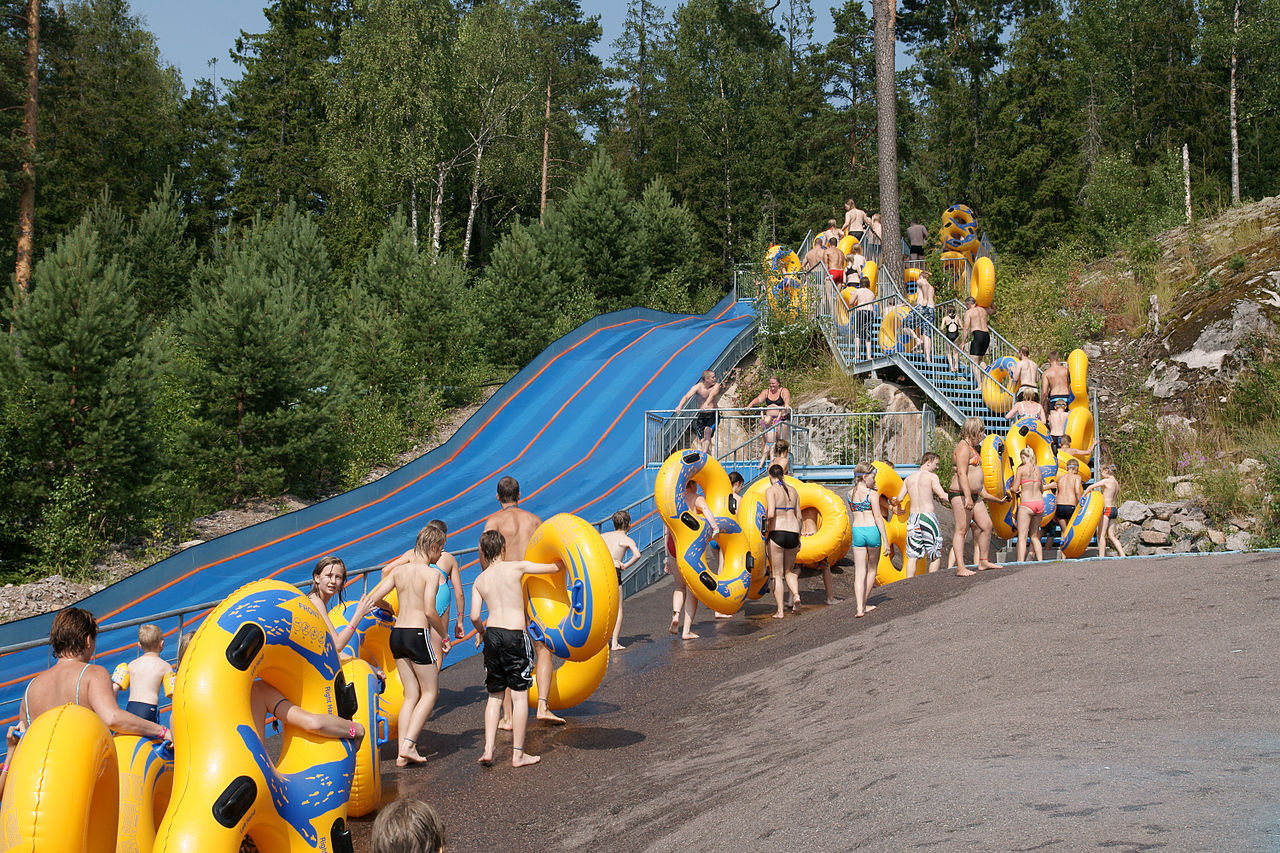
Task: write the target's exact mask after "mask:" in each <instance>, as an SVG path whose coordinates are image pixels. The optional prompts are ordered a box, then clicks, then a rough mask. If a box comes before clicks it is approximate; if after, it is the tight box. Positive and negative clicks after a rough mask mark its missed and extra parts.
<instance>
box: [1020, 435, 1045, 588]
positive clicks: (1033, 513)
mask: <svg viewBox="0 0 1280 853" xmlns="http://www.w3.org/2000/svg"><path fill="white" fill-rule="evenodd" d="M1020 458H1021V459H1022V464H1021V465H1019V466H1018V471H1017V473H1015V474H1014V475H1013V488H1012V489H1011V491H1012V492H1013V493H1014V494H1016V495H1017V496H1018V562H1019V563H1021V562H1022V561H1023V560H1025V559H1026V557H1027V540H1028V539H1030V540H1031V550H1032V552H1033V553H1035V555H1036V560H1037V561H1040V560H1043V559H1044V553H1043V552H1042V551H1041V548H1040V519H1041V517H1042V516H1043V515H1044V490H1045V485H1044V477H1043V475H1041V473H1040V466H1039V465H1037V464H1036V455H1035V454H1034V453H1032V452H1031V448H1030V447H1024V448H1022V453H1021V455H1020ZM1049 488H1052V486H1050V487H1049Z"/></svg>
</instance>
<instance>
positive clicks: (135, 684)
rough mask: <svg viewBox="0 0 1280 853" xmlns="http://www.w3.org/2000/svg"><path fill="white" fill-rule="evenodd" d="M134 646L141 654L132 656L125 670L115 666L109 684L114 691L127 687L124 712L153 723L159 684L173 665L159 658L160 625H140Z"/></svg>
mask: <svg viewBox="0 0 1280 853" xmlns="http://www.w3.org/2000/svg"><path fill="white" fill-rule="evenodd" d="M138 647H139V648H141V649H142V656H141V657H138V658H136V659H134V661H133V662H132V663H130V664H129V667H128V669H127V670H124V671H122V668H120V667H118V668H117V669H116V672H115V673H114V674H113V675H112V676H111V683H112V686H113V687H114V688H115V691H116V693H119V692H120V691H121V690H123V689H124V688H126V687H127V688H129V704H128V705H126V706H125V710H126V711H128V712H129V713H130V714H136V715H137V716H139V717H141V718H142V719H144V720H150V721H151V722H153V723H155V722H158V721H159V713H158V711H157V710H156V709H157V707H159V705H160V685H161V684H163V682H164V679H165V677H166V676H168V675H170V674H171V673H172V672H173V667H172V666H170V665H169V663H168V662H167V661H165V659H164V658H162V657H160V652H161V651H162V650H163V649H164V634H163V633H161V631H160V626H159V625H140V626H139V627H138Z"/></svg>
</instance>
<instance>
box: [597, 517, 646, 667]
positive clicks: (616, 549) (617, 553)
mask: <svg viewBox="0 0 1280 853" xmlns="http://www.w3.org/2000/svg"><path fill="white" fill-rule="evenodd" d="M629 530H631V513H629V512H627V511H626V510H625V509H620V510H618V511H617V512H615V513H614V514H613V529H612V530H610V531H609V532H608V533H605V534H603V538H604V544H605V545H607V546H609V554H610V556H612V557H613V567H614V569H616V570H617V572H618V583H619V584H621V583H622V573H623V572H625V571H626V570H627V569H629V568H631V566H632V564H633V563H635V561H636V560H638V559H640V549H639V548H638V547H637V546H636V543H635V541H634V540H633V539H632V538H631V537H630V536H628V535H627V532H628V531H629ZM628 551H629V552H631V559H629V560H628V559H627V552H628ZM621 632H622V596H621V595H619V596H618V621H617V622H614V623H613V644H612V645H611V646H610V647H609V648H610V649H612V650H613V651H615V652H617V651H621V650H622V649H623V648H624V647H623V645H622V644H621V643H619V642H618V634H620V633H621Z"/></svg>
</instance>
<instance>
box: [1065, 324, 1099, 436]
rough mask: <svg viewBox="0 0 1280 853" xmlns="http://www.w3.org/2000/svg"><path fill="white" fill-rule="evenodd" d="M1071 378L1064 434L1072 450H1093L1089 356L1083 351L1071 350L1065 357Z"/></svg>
mask: <svg viewBox="0 0 1280 853" xmlns="http://www.w3.org/2000/svg"><path fill="white" fill-rule="evenodd" d="M1067 371H1068V372H1069V374H1070V376H1071V401H1070V402H1069V403H1067V427H1066V434H1067V435H1069V436H1071V448H1072V449H1073V450H1085V451H1091V450H1093V442H1094V440H1095V435H1094V425H1093V411H1092V409H1091V408H1090V406H1089V356H1087V355H1085V353H1084V350H1080V349H1076V350H1072V351H1071V354H1070V355H1068V356H1067Z"/></svg>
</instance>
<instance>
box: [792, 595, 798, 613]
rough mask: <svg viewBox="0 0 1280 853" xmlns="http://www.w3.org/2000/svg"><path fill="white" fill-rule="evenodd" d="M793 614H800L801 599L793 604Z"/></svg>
mask: <svg viewBox="0 0 1280 853" xmlns="http://www.w3.org/2000/svg"><path fill="white" fill-rule="evenodd" d="M791 612H792V613H799V612H800V599H798V598H797V599H796V600H795V601H793V602H791Z"/></svg>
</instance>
